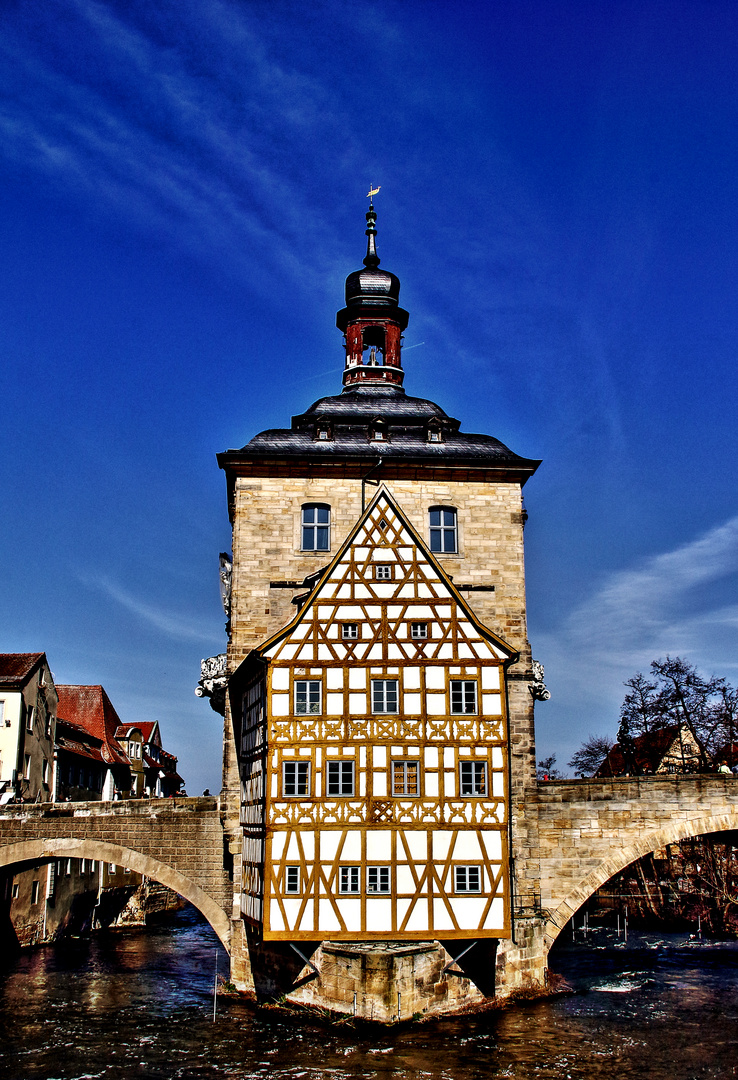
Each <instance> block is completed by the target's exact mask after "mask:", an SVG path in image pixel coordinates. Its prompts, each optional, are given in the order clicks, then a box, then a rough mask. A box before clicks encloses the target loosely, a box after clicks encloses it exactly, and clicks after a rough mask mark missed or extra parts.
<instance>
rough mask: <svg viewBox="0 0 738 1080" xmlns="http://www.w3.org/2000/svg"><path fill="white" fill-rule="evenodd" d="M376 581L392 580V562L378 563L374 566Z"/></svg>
mask: <svg viewBox="0 0 738 1080" xmlns="http://www.w3.org/2000/svg"><path fill="white" fill-rule="evenodd" d="M374 579H375V581H391V580H392V563H376V564H375V566H374Z"/></svg>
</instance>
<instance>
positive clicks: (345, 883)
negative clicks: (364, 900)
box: [338, 866, 360, 893]
mask: <svg viewBox="0 0 738 1080" xmlns="http://www.w3.org/2000/svg"><path fill="white" fill-rule="evenodd" d="M359 869H360V868H359V867H358V866H339V868H338V891H339V892H342V893H358V892H359Z"/></svg>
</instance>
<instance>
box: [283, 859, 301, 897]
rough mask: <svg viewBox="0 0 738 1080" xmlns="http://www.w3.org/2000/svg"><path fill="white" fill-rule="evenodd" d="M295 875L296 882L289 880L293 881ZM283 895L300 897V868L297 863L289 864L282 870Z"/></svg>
mask: <svg viewBox="0 0 738 1080" xmlns="http://www.w3.org/2000/svg"><path fill="white" fill-rule="evenodd" d="M295 874H296V877H297V880H296V881H294V880H291V879H294V877H295ZM293 885H294V888H293V887H292V886H293ZM284 894H285V896H301V895H302V868H301V866H300V864H299V863H290V864H289V865H287V866H285V868H284Z"/></svg>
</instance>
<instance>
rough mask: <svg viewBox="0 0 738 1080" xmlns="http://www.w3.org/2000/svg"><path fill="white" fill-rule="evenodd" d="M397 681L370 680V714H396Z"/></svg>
mask: <svg viewBox="0 0 738 1080" xmlns="http://www.w3.org/2000/svg"><path fill="white" fill-rule="evenodd" d="M397 698H398V695H397V679H372V712H374V713H396V712H397V711H398V709H397Z"/></svg>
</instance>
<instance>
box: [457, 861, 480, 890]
mask: <svg viewBox="0 0 738 1080" xmlns="http://www.w3.org/2000/svg"><path fill="white" fill-rule="evenodd" d="M481 891H482V869H481V867H479V866H455V867H454V892H457V893H478V892H481Z"/></svg>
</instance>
